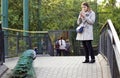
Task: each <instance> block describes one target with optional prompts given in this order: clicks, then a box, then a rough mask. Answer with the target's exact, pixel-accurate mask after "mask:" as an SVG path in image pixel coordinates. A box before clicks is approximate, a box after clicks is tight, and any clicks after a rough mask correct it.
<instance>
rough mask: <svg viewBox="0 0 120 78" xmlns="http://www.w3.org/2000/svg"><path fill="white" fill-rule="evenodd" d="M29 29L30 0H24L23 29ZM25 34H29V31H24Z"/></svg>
mask: <svg viewBox="0 0 120 78" xmlns="http://www.w3.org/2000/svg"><path fill="white" fill-rule="evenodd" d="M28 29H29V0H23V30H25V31H28ZM23 35H24V36H28V33H27V32H24V33H23Z"/></svg>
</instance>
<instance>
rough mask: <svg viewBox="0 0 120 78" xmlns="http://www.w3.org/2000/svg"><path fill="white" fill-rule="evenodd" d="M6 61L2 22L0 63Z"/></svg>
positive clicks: (0, 29) (0, 30)
mask: <svg viewBox="0 0 120 78" xmlns="http://www.w3.org/2000/svg"><path fill="white" fill-rule="evenodd" d="M3 62H5V54H4V33H3V31H2V28H1V24H0V65H2V64H3Z"/></svg>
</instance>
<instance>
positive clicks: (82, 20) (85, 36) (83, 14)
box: [76, 2, 95, 63]
mask: <svg viewBox="0 0 120 78" xmlns="http://www.w3.org/2000/svg"><path fill="white" fill-rule="evenodd" d="M81 8H82V10H81V11H80V14H79V17H78V20H77V24H78V25H79V26H80V27H82V26H83V27H84V31H83V32H82V33H77V36H76V40H80V41H82V44H83V47H84V50H85V61H84V62H83V63H94V62H95V56H94V52H93V47H92V40H93V24H94V22H95V12H94V11H93V10H92V9H91V8H90V5H89V4H88V3H87V2H83V3H82V4H81ZM89 55H90V56H91V60H89Z"/></svg>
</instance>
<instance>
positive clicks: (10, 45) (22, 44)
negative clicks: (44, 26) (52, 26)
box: [4, 31, 54, 57]
mask: <svg viewBox="0 0 120 78" xmlns="http://www.w3.org/2000/svg"><path fill="white" fill-rule="evenodd" d="M15 33H16V32H14V34H13V31H12V34H11V31H9V34H8V35H5V36H4V40H6V42H7V44H6V45H5V49H7V50H6V51H8V52H6V53H5V54H6V57H15V56H19V55H21V54H22V53H23V52H24V51H25V50H26V49H36V53H37V54H49V55H51V56H53V55H54V53H53V52H54V49H53V45H52V43H51V40H50V37H49V35H48V33H39V34H38V33H37V34H29V35H28V36H23V33H20V32H17V33H16V34H15Z"/></svg>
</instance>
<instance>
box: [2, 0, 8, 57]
mask: <svg viewBox="0 0 120 78" xmlns="http://www.w3.org/2000/svg"><path fill="white" fill-rule="evenodd" d="M1 5H2V7H1V14H2V27H5V28H8V0H1ZM4 35H8V32H7V30H4ZM4 43H5V55H6V56H8V39H7V38H5V40H4Z"/></svg>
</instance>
